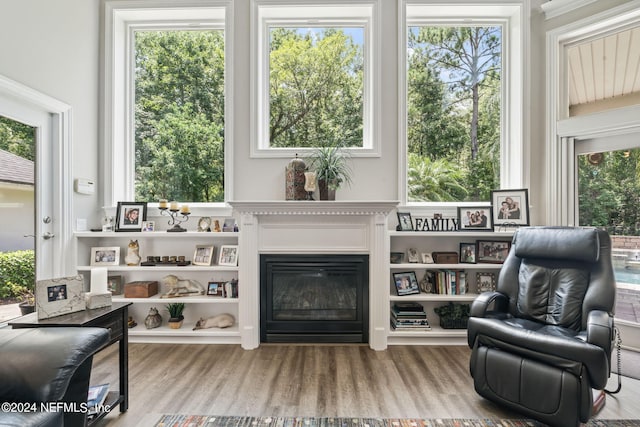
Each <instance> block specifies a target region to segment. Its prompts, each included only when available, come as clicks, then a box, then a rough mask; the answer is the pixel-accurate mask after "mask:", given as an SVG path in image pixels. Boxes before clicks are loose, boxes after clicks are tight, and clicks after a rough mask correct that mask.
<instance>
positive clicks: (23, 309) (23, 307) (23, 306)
mask: <svg viewBox="0 0 640 427" xmlns="http://www.w3.org/2000/svg"><path fill="white" fill-rule="evenodd" d="M18 307H20V313H21V314H22V315H23V316H24V315H26V314H29V313H33V312H34V311H36V306H35V305H34V304H29V303H28V302H21V303H20V304H18Z"/></svg>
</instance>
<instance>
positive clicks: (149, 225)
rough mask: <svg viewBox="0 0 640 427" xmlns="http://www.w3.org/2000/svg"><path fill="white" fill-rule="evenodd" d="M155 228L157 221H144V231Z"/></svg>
mask: <svg viewBox="0 0 640 427" xmlns="http://www.w3.org/2000/svg"><path fill="white" fill-rule="evenodd" d="M155 230H156V222H155V221H142V231H155Z"/></svg>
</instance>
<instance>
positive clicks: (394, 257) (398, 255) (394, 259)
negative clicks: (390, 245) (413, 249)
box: [389, 252, 404, 264]
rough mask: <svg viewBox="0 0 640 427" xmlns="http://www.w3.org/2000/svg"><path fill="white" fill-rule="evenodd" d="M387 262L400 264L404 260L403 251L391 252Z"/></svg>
mask: <svg viewBox="0 0 640 427" xmlns="http://www.w3.org/2000/svg"><path fill="white" fill-rule="evenodd" d="M389 262H390V263H391V264H402V263H403V262H404V252H391V257H390V258H389Z"/></svg>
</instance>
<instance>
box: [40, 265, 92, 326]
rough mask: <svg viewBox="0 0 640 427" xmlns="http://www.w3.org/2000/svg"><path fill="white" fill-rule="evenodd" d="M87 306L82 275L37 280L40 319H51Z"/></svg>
mask: <svg viewBox="0 0 640 427" xmlns="http://www.w3.org/2000/svg"><path fill="white" fill-rule="evenodd" d="M85 308H86V302H85V298H84V279H83V277H82V276H80V275H77V276H68V277H59V278H54V279H47V280H38V281H36V313H37V316H38V319H49V318H51V317H57V316H62V315H63V314H68V313H75V312H76V311H82V310H84V309H85Z"/></svg>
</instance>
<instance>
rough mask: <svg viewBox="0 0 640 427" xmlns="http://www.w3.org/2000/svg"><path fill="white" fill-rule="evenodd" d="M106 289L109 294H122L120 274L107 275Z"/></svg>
mask: <svg viewBox="0 0 640 427" xmlns="http://www.w3.org/2000/svg"><path fill="white" fill-rule="evenodd" d="M107 289H108V290H109V291H110V292H111V295H122V292H123V288H122V276H109V277H108V278H107Z"/></svg>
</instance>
